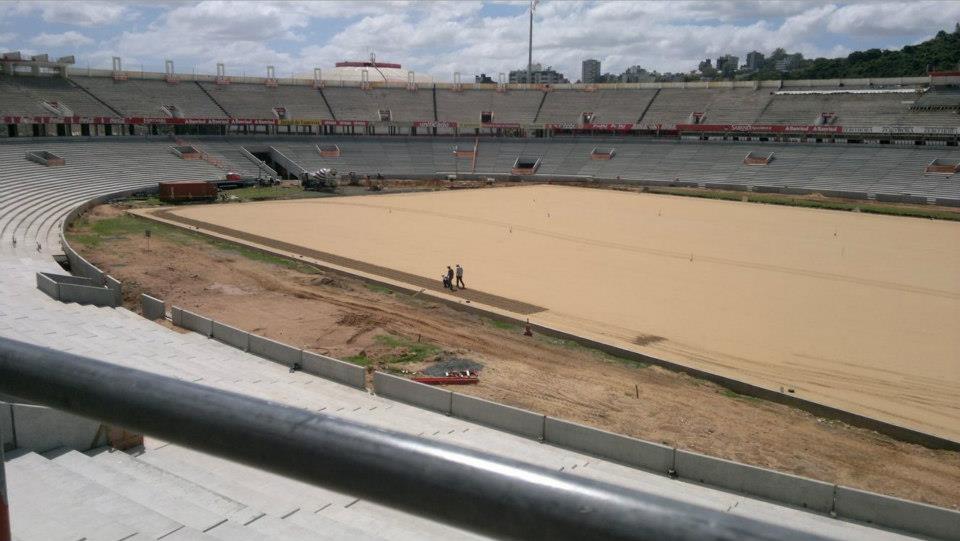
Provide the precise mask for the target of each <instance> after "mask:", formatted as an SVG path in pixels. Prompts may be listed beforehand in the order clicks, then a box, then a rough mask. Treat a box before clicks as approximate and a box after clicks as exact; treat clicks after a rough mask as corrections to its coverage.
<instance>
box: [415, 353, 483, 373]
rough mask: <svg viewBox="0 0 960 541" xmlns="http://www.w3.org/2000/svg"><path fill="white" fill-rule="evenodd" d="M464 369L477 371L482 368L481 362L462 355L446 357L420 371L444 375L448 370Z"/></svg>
mask: <svg viewBox="0 0 960 541" xmlns="http://www.w3.org/2000/svg"><path fill="white" fill-rule="evenodd" d="M464 370H469V371H470V372H479V371H481V370H483V364H482V363H478V362H477V361H472V360H470V359H464V358H462V357H447V358H445V359H443V360H441V361H437V362H435V363H433V364H432V365H430V366H428V367H426V368H424V369H423V370H421V372H423V373H424V374H426V375H428V376H445V375H447V373H448V372H462V371H464Z"/></svg>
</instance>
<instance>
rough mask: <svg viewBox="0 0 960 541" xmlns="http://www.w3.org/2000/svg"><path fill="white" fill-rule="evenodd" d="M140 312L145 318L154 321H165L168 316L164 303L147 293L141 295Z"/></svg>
mask: <svg viewBox="0 0 960 541" xmlns="http://www.w3.org/2000/svg"><path fill="white" fill-rule="evenodd" d="M140 312H141V313H143V317H145V318H147V319H149V320H151V321H153V320H157V319H163V318H164V317H166V315H167V308H166V306H165V305H164V304H163V301H162V300H160V299H158V298H156V297H151V296H150V295H147V294H146V293H141V294H140Z"/></svg>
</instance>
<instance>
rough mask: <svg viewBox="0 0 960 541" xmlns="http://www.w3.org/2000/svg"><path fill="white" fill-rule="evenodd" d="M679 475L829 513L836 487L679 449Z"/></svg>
mask: <svg viewBox="0 0 960 541" xmlns="http://www.w3.org/2000/svg"><path fill="white" fill-rule="evenodd" d="M674 469H676V471H677V475H678V476H679V477H680V478H681V479H690V480H693V481H696V482H698V483H704V484H708V485H713V486H715V487H719V488H723V489H727V490H733V491H736V492H740V493H743V494H750V495H752V496H759V497H761V498H766V499H768V500H773V501H775V502H778V503H786V504H788V505H793V506H796V507H802V508H805V509H811V510H814V511H819V512H821V513H829V512H830V511H831V510H832V509H833V490H834V485H832V484H830V483H824V482H823V481H817V480H814V479H807V478H806V477H799V476H796V475H790V474H787V473H781V472H777V471H773V470H768V469H764V468H757V467H755V466H748V465H746V464H740V463H738V462H732V461H729V460H723V459H720V458H715V457H711V456H706V455H701V454H699V453H693V452H690V451H682V450H680V449H677V454H676V466H675V467H674Z"/></svg>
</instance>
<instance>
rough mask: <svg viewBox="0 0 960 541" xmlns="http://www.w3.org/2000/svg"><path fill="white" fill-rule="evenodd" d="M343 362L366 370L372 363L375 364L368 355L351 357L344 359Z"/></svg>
mask: <svg viewBox="0 0 960 541" xmlns="http://www.w3.org/2000/svg"><path fill="white" fill-rule="evenodd" d="M343 360H344V361H346V362H348V363H352V364H355V365H358V366H362V367H364V368H366V367H368V366H370V363H371V362H373V360H372V359H371V358H370V357H367V356H366V355H350V356H349V357H343Z"/></svg>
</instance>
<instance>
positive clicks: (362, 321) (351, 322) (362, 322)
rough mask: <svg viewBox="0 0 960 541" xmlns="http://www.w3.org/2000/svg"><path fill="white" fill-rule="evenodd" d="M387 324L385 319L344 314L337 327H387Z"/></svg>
mask: <svg viewBox="0 0 960 541" xmlns="http://www.w3.org/2000/svg"><path fill="white" fill-rule="evenodd" d="M386 323H387V321H386V320H385V319H384V318H381V317H376V316H374V315H372V314H361V313H357V312H351V313H348V314H343V315H342V316H340V319H338V320H337V325H344V326H346V327H377V326H380V325H385V324H386Z"/></svg>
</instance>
